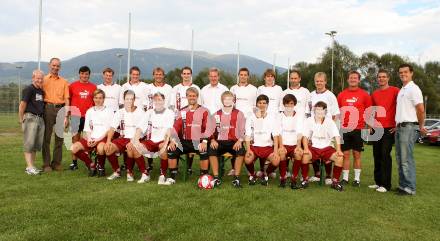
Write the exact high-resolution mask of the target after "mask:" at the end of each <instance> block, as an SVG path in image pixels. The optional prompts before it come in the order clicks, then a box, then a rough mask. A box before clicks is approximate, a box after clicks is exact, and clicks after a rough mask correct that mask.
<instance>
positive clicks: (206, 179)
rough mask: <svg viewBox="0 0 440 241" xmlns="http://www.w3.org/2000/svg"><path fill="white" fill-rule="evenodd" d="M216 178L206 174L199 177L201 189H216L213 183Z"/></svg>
mask: <svg viewBox="0 0 440 241" xmlns="http://www.w3.org/2000/svg"><path fill="white" fill-rule="evenodd" d="M213 181H214V178H213V177H212V176H211V175H208V174H205V175H203V176H201V177H199V181H198V182H197V185H198V186H199V188H200V189H212V188H213V187H214V185H213V183H214V182H213Z"/></svg>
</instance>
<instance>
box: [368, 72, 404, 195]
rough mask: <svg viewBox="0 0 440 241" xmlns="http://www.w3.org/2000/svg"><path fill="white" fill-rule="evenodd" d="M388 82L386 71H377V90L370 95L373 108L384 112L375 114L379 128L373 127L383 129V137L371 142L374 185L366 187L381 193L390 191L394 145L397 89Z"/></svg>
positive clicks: (388, 77) (388, 76)
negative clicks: (381, 109)
mask: <svg viewBox="0 0 440 241" xmlns="http://www.w3.org/2000/svg"><path fill="white" fill-rule="evenodd" d="M389 80H390V75H389V73H388V71H386V70H384V69H381V70H379V72H378V73H377V83H378V84H379V89H377V90H376V91H374V92H373V94H372V95H371V99H372V102H373V106H375V108H378V107H379V108H380V107H382V108H383V110H384V112H383V114H382V115H380V114H379V113H378V112H376V116H375V119H376V120H377V121H378V122H379V123H380V126H375V128H374V129H375V130H376V129H377V128H381V129H383V135H382V137H381V138H380V139H379V140H377V141H375V142H373V156H374V181H375V184H374V185H370V186H368V187H369V188H373V189H375V190H376V191H377V192H381V193H384V192H387V191H389V190H391V170H392V169H391V167H392V162H393V159H392V158H391V150H392V149H393V143H394V132H395V126H396V121H395V116H396V104H397V95H398V94H399V88H397V87H394V86H390V85H389V84H388V81H389Z"/></svg>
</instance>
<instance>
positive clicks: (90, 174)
mask: <svg viewBox="0 0 440 241" xmlns="http://www.w3.org/2000/svg"><path fill="white" fill-rule="evenodd" d="M94 176H96V168H95V169H92V168H89V177H94Z"/></svg>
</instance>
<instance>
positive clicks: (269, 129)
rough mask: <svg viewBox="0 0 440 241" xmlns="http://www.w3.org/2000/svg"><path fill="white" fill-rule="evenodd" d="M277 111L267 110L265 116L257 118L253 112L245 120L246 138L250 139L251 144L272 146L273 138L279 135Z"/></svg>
mask: <svg viewBox="0 0 440 241" xmlns="http://www.w3.org/2000/svg"><path fill="white" fill-rule="evenodd" d="M277 115H278V114H277V113H272V112H267V115H266V117H264V118H258V117H257V116H256V115H255V114H253V115H252V116H251V117H249V118H248V119H247V120H246V127H245V129H246V138H247V139H249V138H250V139H252V140H253V141H254V143H253V144H252V145H253V146H260V147H265V146H273V145H274V143H273V140H274V138H275V137H276V136H279V135H280V132H281V130H280V124H279V118H278V116H277Z"/></svg>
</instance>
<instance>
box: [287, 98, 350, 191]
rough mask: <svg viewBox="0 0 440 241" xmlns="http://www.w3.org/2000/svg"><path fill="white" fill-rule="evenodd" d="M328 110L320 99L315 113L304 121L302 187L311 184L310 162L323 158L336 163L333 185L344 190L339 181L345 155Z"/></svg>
mask: <svg viewBox="0 0 440 241" xmlns="http://www.w3.org/2000/svg"><path fill="white" fill-rule="evenodd" d="M326 112H327V104H326V103H324V102H322V101H318V103H316V104H315V105H314V110H313V115H312V116H311V117H309V118H308V119H307V120H306V121H305V123H304V133H303V134H304V136H303V146H304V154H303V164H302V167H301V173H302V176H303V181H302V182H301V185H300V188H306V187H308V185H309V178H308V176H309V163H310V162H315V161H316V160H318V159H321V160H322V161H324V162H325V163H328V162H334V163H335V167H334V168H333V179H332V184H331V187H332V188H333V189H336V190H337V191H342V189H343V186H342V185H341V184H340V183H339V178H340V176H341V171H342V157H343V153H342V152H341V140H340V135H339V131H338V127H337V126H336V124H335V122H334V121H332V119H330V117H328V115H327V113H326ZM332 140H334V142H335V146H336V149H335V148H334V147H333V146H331V143H332ZM309 142H311V143H309ZM293 185H295V183H293Z"/></svg>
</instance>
